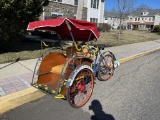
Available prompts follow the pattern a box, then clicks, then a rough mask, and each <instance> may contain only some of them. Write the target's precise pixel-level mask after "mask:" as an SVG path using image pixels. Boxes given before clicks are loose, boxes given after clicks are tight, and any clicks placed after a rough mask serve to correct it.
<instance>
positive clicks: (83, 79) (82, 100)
mask: <svg viewBox="0 0 160 120" xmlns="http://www.w3.org/2000/svg"><path fill="white" fill-rule="evenodd" d="M93 88H94V76H93V74H92V71H90V70H89V69H87V68H84V69H81V70H80V71H79V72H78V73H77V75H76V77H75V79H74V81H73V84H72V85H71V86H70V87H69V88H68V89H67V99H68V102H69V104H70V105H71V106H72V107H74V108H79V107H82V106H83V105H85V104H86V103H87V101H88V100H89V98H90V97H91V95H92V92H93Z"/></svg>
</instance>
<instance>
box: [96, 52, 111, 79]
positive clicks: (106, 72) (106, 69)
mask: <svg viewBox="0 0 160 120" xmlns="http://www.w3.org/2000/svg"><path fill="white" fill-rule="evenodd" d="M98 69H99V71H98V79H99V80H101V81H106V80H108V79H110V78H111V76H112V75H113V72H114V61H113V57H112V55H110V54H107V55H105V56H104V57H102V59H100V61H99V64H98Z"/></svg>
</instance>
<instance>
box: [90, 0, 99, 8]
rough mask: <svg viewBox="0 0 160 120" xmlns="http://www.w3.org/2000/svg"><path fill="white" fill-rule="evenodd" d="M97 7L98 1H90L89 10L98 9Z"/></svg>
mask: <svg viewBox="0 0 160 120" xmlns="http://www.w3.org/2000/svg"><path fill="white" fill-rule="evenodd" d="M98 6H99V0H91V8H96V9H98Z"/></svg>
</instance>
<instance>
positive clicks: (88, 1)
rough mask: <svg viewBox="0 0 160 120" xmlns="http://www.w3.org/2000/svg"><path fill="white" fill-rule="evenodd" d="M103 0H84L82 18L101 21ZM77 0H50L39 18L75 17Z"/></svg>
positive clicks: (96, 21)
mask: <svg viewBox="0 0 160 120" xmlns="http://www.w3.org/2000/svg"><path fill="white" fill-rule="evenodd" d="M104 2H105V1H104V0H84V5H83V11H82V19H83V20H87V21H91V22H95V23H103V17H104ZM77 5H78V0H50V2H49V5H48V6H45V7H44V8H43V10H44V12H43V13H42V15H41V18H40V19H49V18H60V17H68V18H76V13H77Z"/></svg>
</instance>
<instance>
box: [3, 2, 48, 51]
mask: <svg viewBox="0 0 160 120" xmlns="http://www.w3.org/2000/svg"><path fill="white" fill-rule="evenodd" d="M48 3H49V1H48V0H0V18H1V19H0V23H1V24H0V51H6V50H8V48H12V46H13V45H14V43H16V42H17V41H18V40H19V39H20V37H21V36H22V34H23V33H24V32H25V31H26V28H27V25H28V23H29V22H30V21H34V20H37V19H38V18H39V16H40V14H41V13H42V6H46V5H48Z"/></svg>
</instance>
